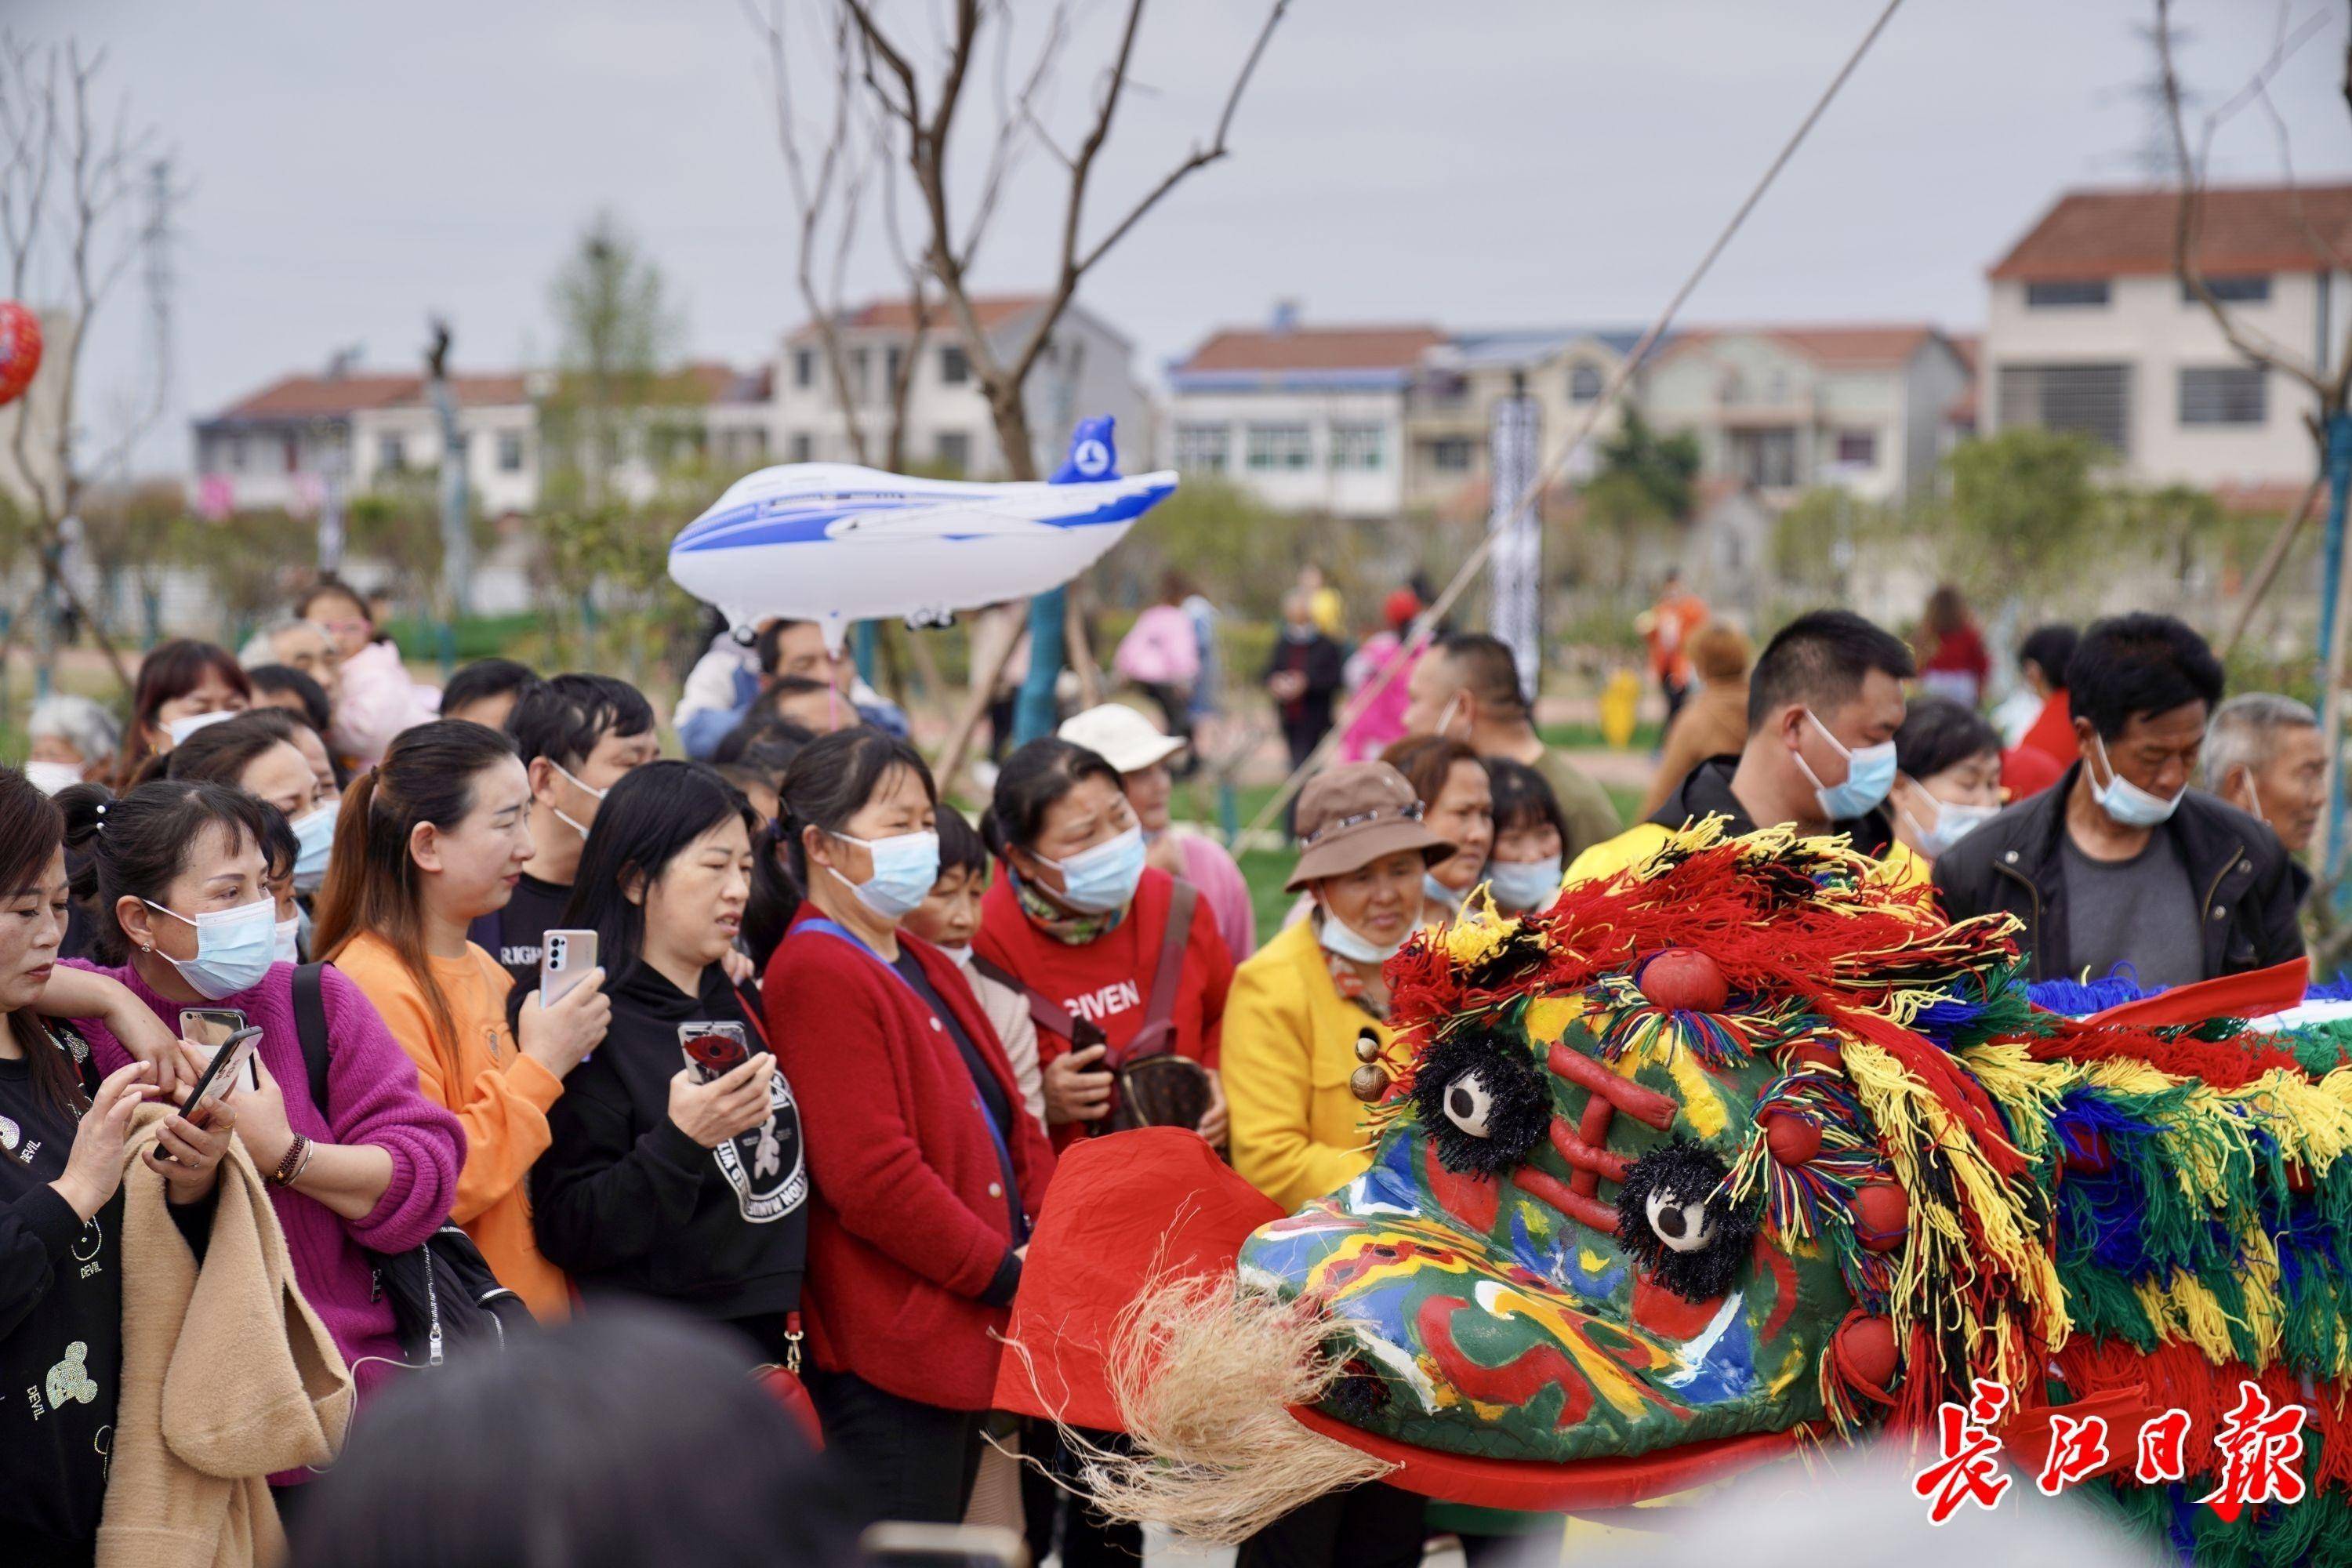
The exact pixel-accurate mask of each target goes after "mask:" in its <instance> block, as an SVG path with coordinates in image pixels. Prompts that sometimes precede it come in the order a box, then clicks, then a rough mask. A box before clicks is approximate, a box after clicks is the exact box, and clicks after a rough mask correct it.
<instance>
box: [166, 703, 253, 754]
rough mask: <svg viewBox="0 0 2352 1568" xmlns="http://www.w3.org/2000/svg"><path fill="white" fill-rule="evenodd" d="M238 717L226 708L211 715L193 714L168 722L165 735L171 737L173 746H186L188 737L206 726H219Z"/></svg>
mask: <svg viewBox="0 0 2352 1568" xmlns="http://www.w3.org/2000/svg"><path fill="white" fill-rule="evenodd" d="M234 718H236V714H235V713H233V712H231V711H229V710H227V709H226V708H223V709H220V710H216V711H214V712H211V713H191V714H188V715H187V716H186V717H185V718H181V719H173V720H169V721H166V722H165V723H164V725H163V733H164V734H166V735H168V736H170V737H171V741H172V744H173V745H175V746H181V745H185V744H186V743H187V740H188V737H189V736H191V735H193V734H194V733H195V732H196V731H199V730H201V729H203V728H204V727H205V725H207V724H218V723H220V722H222V721H225V720H229V719H234Z"/></svg>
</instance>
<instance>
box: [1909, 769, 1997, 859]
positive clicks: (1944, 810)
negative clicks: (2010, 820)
mask: <svg viewBox="0 0 2352 1568" xmlns="http://www.w3.org/2000/svg"><path fill="white" fill-rule="evenodd" d="M1916 787H1918V789H1919V793H1920V794H1921V795H1927V788H1926V786H1924V785H1920V786H1916ZM1927 798H1928V799H1929V800H1931V801H1935V805H1936V820H1935V821H1934V822H1933V823H1927V824H1922V823H1921V822H1920V820H1919V819H1918V817H1916V816H1913V815H1912V812H1911V808H1910V807H1909V806H1906V805H1903V804H1902V803H1901V802H1900V801H1898V802H1896V803H1895V809H1896V810H1897V811H1900V812H1901V813H1902V814H1903V820H1904V821H1906V822H1907V823H1909V824H1910V825H1911V831H1912V833H1913V834H1914V835H1915V836H1916V837H1917V838H1918V840H1919V848H1920V852H1921V853H1922V854H1924V855H1926V856H1927V858H1928V859H1930V860H1933V859H1936V858H1938V857H1940V856H1942V855H1943V854H1944V853H1945V851H1947V850H1948V849H1950V848H1951V847H1952V846H1953V845H1955V844H1958V842H1959V841H1960V840H1961V839H1963V838H1966V837H1968V836H1969V834H1970V833H1972V832H1974V831H1975V830H1976V829H1977V828H1979V827H1981V826H1984V825H1985V824H1986V823H1988V822H1990V821H1991V820H1992V819H1993V818H1994V817H1996V816H2000V807H1999V806H1997V805H1961V804H1960V803H1959V802H1958V801H1953V800H1936V797H1935V796H1934V795H1927Z"/></svg>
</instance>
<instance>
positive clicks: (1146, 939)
mask: <svg viewBox="0 0 2352 1568" xmlns="http://www.w3.org/2000/svg"><path fill="white" fill-rule="evenodd" d="M1175 888H1176V879H1175V878H1173V877H1171V876H1170V875H1169V874H1168V873H1167V872H1165V871H1162V870H1160V869H1159V868H1157V867H1150V868H1145V870H1144V873H1143V881H1142V883H1141V885H1139V887H1138V888H1137V889H1136V890H1135V905H1134V908H1133V909H1132V910H1130V911H1129V914H1128V917H1127V919H1126V920H1124V921H1120V922H1119V924H1118V929H1116V930H1114V931H1111V932H1110V933H1109V934H1108V935H1107V936H1100V937H1097V938H1096V939H1095V940H1094V941H1092V942H1086V943H1084V944H1082V945H1079V946H1076V947H1074V946H1072V945H1071V944H1069V943H1068V942H1058V941H1056V940H1055V939H1054V938H1053V937H1051V936H1049V935H1047V934H1046V933H1045V932H1044V931H1039V930H1038V929H1037V928H1036V927H1035V926H1034V925H1033V924H1032V923H1030V920H1029V917H1028V916H1026V915H1024V914H1023V913H1022V912H1021V900H1020V898H1019V896H1018V895H1016V894H1015V893H1014V892H1013V879H1012V877H1011V876H1010V875H1008V874H1007V873H1006V872H1005V871H1004V869H1003V868H1002V867H1000V868H998V871H997V876H996V880H995V882H994V884H993V885H992V886H991V887H990V888H989V889H988V892H987V895H986V896H985V897H984V898H983V899H982V900H981V906H980V911H981V912H980V934H979V935H978V936H977V937H975V938H973V940H972V948H973V951H974V952H978V953H979V954H980V956H981V957H982V958H984V959H986V960H988V961H989V962H990V963H993V964H995V965H996V966H997V967H998V968H999V969H1002V970H1003V971H1004V972H1005V973H1008V974H1011V975H1013V977H1014V978H1015V979H1017V980H1019V981H1020V982H1021V983H1022V984H1024V985H1027V986H1030V987H1033V988H1034V989H1035V990H1036V991H1037V992H1039V993H1040V994H1044V995H1045V996H1048V997H1051V998H1052V999H1053V1000H1054V1001H1055V1002H1058V1003H1060V1004H1061V1005H1062V1006H1063V1008H1064V1009H1065V1010H1066V1011H1067V1012H1069V1013H1070V1014H1071V1015H1072V1016H1076V1017H1080V1018H1087V1019H1091V1020H1093V1022H1095V1023H1096V1024H1097V1025H1099V1026H1101V1028H1102V1031H1103V1036H1104V1037H1105V1038H1106V1039H1107V1040H1108V1041H1109V1043H1110V1054H1111V1055H1112V1056H1117V1055H1118V1051H1119V1047H1122V1046H1125V1045H1126V1044H1127V1043H1128V1041H1129V1040H1131V1039H1133V1038H1134V1037H1135V1033H1136V1031H1137V1030H1138V1029H1140V1028H1141V1027H1142V1026H1143V1015H1144V1010H1145V1008H1146V1007H1147V1006H1148V1005H1149V1004H1150V998H1151V978H1152V971H1153V969H1154V967H1155V966H1156V965H1157V964H1158V963H1159V962H1160V942H1162V941H1163V940H1165V936H1166V932H1167V930H1168V903H1169V900H1170V898H1171V897H1172V896H1173V894H1174V892H1175ZM1233 983H1234V958H1233V954H1232V953H1231V952H1227V951H1226V949H1225V944H1224V941H1223V938H1221V937H1219V936H1218V934H1217V922H1216V921H1215V920H1214V919H1213V917H1212V916H1211V915H1210V913H1209V908H1208V905H1207V904H1206V903H1205V902H1203V903H1201V904H1197V905H1195V906H1194V907H1193V910H1192V931H1191V934H1190V935H1189V936H1187V937H1186V939H1185V945H1184V973H1183V977H1182V979H1181V981H1180V982H1179V984H1178V985H1177V989H1176V1017H1175V1024H1176V1049H1177V1051H1178V1053H1179V1054H1180V1055H1182V1056H1188V1057H1191V1058H1192V1059H1193V1060H1194V1061H1197V1062H1200V1063H1202V1065H1203V1066H1206V1067H1212V1068H1213V1067H1215V1066H1216V1065H1217V1042H1218V1038H1219V1037H1220V1035H1221V1034H1222V1033H1223V1029H1224V1019H1225V993H1226V991H1227V990H1229V989H1230V988H1231V987H1232V985H1233ZM1069 1048H1070V1042H1069V1041H1068V1040H1067V1039H1066V1038H1065V1037H1062V1036H1060V1035H1056V1034H1054V1033H1052V1032H1051V1031H1050V1030H1048V1029H1046V1028H1045V1026H1044V1025H1042V1024H1041V1025H1039V1026H1038V1028H1037V1055H1038V1065H1040V1066H1041V1067H1042V1066H1044V1065H1045V1063H1047V1062H1050V1061H1053V1060H1054V1059H1055V1058H1057V1057H1061V1056H1064V1055H1066V1054H1067V1053H1068V1051H1069ZM1088 1125H1090V1124H1089V1123H1086V1122H1076V1121H1073V1122H1065V1123H1063V1124H1061V1125H1059V1126H1057V1127H1055V1128H1054V1129H1053V1133H1054V1147H1055V1148H1056V1149H1066V1148H1067V1147H1069V1145H1070V1143H1071V1142H1072V1141H1073V1140H1075V1139H1077V1138H1080V1137H1083V1136H1085V1130H1086V1128H1087V1126H1088Z"/></svg>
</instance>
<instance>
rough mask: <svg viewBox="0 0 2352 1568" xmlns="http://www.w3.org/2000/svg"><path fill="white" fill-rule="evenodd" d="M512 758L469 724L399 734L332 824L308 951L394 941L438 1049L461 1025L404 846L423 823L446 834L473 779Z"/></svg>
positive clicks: (442, 723)
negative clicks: (435, 961)
mask: <svg viewBox="0 0 2352 1568" xmlns="http://www.w3.org/2000/svg"><path fill="white" fill-rule="evenodd" d="M514 754H515V747H514V742H512V741H510V740H509V739H507V737H506V735H505V734H504V732H502V731H498V730H493V729H491V728H489V727H488V725H484V724H477V723H474V722H473V721H470V720H467V719H436V720H435V721H433V722H432V723H430V724H418V725H416V726H415V727H414V728H412V729H407V730H403V731H401V732H400V733H399V734H398V735H397V736H395V737H394V740H393V742H392V744H391V746H390V747H388V748H387V749H386V750H385V752H384V753H383V761H382V762H381V763H377V764H376V765H375V766H374V767H373V768H371V769H369V770H368V771H367V772H366V773H362V774H361V775H360V776H359V777H358V778H357V779H355V780H353V781H352V787H351V788H350V789H349V790H348V791H346V792H345V794H344V795H343V805H342V813H341V816H339V817H338V818H337V819H336V822H335V843H334V847H333V849H332V850H331V851H330V852H329V854H328V857H327V879H326V882H325V883H324V884H323V885H322V886H321V887H320V889H319V898H318V904H317V911H316V918H317V921H318V924H317V927H316V929H315V930H314V931H313V932H312V934H311V939H310V943H311V948H312V950H313V951H314V952H316V953H317V954H318V955H319V956H320V958H322V959H325V960H327V961H329V962H332V961H333V960H334V959H335V958H336V957H338V956H339V955H340V954H341V952H342V951H343V949H344V948H346V947H349V946H350V945H351V943H352V938H354V937H356V936H358V935H359V934H360V933H361V932H362V931H373V932H374V933H375V934H376V935H377V936H379V937H382V938H383V940H384V941H385V942H389V943H391V944H392V950H393V952H395V953H397V954H398V955H399V957H400V963H401V967H403V968H404V969H405V970H407V971H408V973H409V976H410V977H411V978H412V979H414V980H415V982H416V984H417V986H418V988H419V989H420V990H422V991H423V992H424V993H425V1011H426V1013H427V1014H428V1015H430V1016H431V1018H432V1021H433V1027H434V1031H435V1035H436V1039H437V1040H438V1041H440V1042H441V1045H440V1046H439V1047H438V1048H439V1049H442V1050H446V1049H448V1048H449V1047H451V1046H452V1045H454V1043H455V1038H456V1035H457V1024H456V1022H455V1020H454V1019H453V1017H452V1016H451V1015H450V1012H449V999H448V998H447V997H446V995H444V994H442V991H441V986H440V984H439V983H438V982H437V981H436V980H435V979H434V977H433V966H432V965H431V964H430V963H427V962H426V961H425V910H424V897H423V893H424V885H423V883H422V882H421V881H420V880H419V878H420V875H421V874H420V873H419V872H418V870H417V868H416V862H415V859H413V858H411V857H410V855H409V853H408V842H409V839H410V838H411V837H413V836H414V835H415V831H416V828H417V826H418V825H419V824H421V823H426V822H429V823H431V824H433V825H434V826H436V827H439V828H444V829H447V828H451V827H455V826H457V824H458V823H460V822H462V821H463V820H465V816H466V814H467V812H469V811H471V810H473V809H474V794H475V788H474V786H475V782H476V780H478V778H479V777H480V776H481V774H482V773H483V772H484V771H485V770H487V769H489V768H492V767H495V766H497V765H498V764H499V763H500V762H503V761H506V760H508V759H510V758H512V757H513V756H514Z"/></svg>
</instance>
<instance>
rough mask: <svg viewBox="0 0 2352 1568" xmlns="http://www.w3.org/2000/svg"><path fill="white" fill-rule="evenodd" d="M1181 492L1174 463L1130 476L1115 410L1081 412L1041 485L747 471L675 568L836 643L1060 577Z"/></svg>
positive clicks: (835, 468)
mask: <svg viewBox="0 0 2352 1568" xmlns="http://www.w3.org/2000/svg"><path fill="white" fill-rule="evenodd" d="M1175 488H1176V476H1175V475H1174V474H1172V473H1168V472H1160V473H1154V474H1141V475H1138V476H1137V477H1136V478H1133V479H1121V478H1119V476H1118V453H1117V451H1116V450H1115V449H1114V447H1112V445H1111V421H1110V420H1109V419H1108V418H1102V419H1087V420H1081V421H1080V422H1079V424H1078V427H1077V430H1076V434H1075V435H1074V436H1073V437H1071V440H1070V453H1069V456H1068V457H1067V458H1065V459H1064V460H1063V463H1062V466H1061V468H1059V469H1058V470H1056V471H1055V475H1054V477H1053V478H1052V479H1049V480H1045V481H1043V482H1040V481H1037V480H1034V479H1032V480H1024V481H1021V482H1017V483H1011V484H971V483H966V482H963V481H961V480H955V479H909V478H908V477H907V476H905V475H903V474H886V473H883V472H881V471H880V470H879V469H876V468H859V467H857V466H856V465H855V464H851V463H786V464H782V465H781V466H779V467H776V468H761V470H760V471H759V472H757V473H754V474H747V475H745V476H744V477H743V478H742V479H738V480H736V481H735V482H734V483H733V484H732V485H730V486H729V487H728V488H727V493H726V494H724V495H722V496H720V497H719V500H717V501H716V502H714V503H713V504H712V506H711V508H710V510H708V511H706V512H704V513H703V514H702V515H701V516H700V517H698V518H696V519H695V520H694V521H692V522H690V523H688V525H687V526H686V527H685V528H684V529H683V530H681V531H679V533H678V536H677V539H676V540H674V541H672V542H671V544H670V547H669V574H670V575H671V576H672V577H673V578H675V579H677V584H678V585H679V586H680V587H682V588H684V589H685V590H686V591H687V592H688V593H689V594H692V595H694V596H695V597H696V598H698V599H701V600H703V601H705V602H706V603H709V604H711V605H717V606H718V607H719V611H720V612H721V613H722V614H724V615H725V616H727V617H728V618H729V619H730V620H731V621H733V622H734V623H735V624H736V625H737V626H750V625H751V624H752V623H754V622H756V621H758V620H761V619H762V618H764V617H766V616H793V617H794V618H795V619H800V620H813V621H816V622H818V623H819V624H820V625H822V626H824V628H825V637H826V638H827V640H829V641H831V642H833V643H835V646H836V647H837V646H838V645H839V641H840V639H841V637H842V635H843V633H844V631H845V628H846V626H847V625H848V623H850V622H851V621H861V620H870V619H877V618H879V617H882V616H905V617H907V618H908V620H910V621H913V622H916V623H918V624H920V623H923V622H938V621H945V620H947V619H948V618H949V617H950V616H952V615H953V613H954V612H955V611H957V610H963V609H972V608H976V607H978V606H980V605H992V604H996V603H998V602H999V601H1001V600H1005V599H1019V598H1025V597H1027V596H1028V595H1033V594H1042V593H1044V592H1045V591H1046V590H1048V589H1050V588H1055V587H1058V586H1060V585H1061V584H1064V583H1066V582H1068V581H1070V579H1072V578H1073V577H1076V575H1077V574H1079V573H1081V572H1083V571H1085V570H1086V569H1087V567H1088V566H1090V565H1092V564H1093V563H1095V562H1096V561H1097V560H1099V559H1100V558H1101V557H1102V555H1103V553H1104V552H1106V551H1108V550H1109V549H1110V547H1111V546H1112V545H1114V544H1117V543H1118V542H1119V541H1120V540H1121V539H1122V538H1124V537H1125V536H1126V534H1127V531H1128V529H1129V528H1130V527H1131V526H1133V525H1134V522H1135V520H1136V519H1137V518H1139V517H1140V516H1142V515H1143V513H1144V512H1145V511H1147V510H1150V508H1151V507H1152V506H1154V505H1156V504H1157V503H1159V502H1160V501H1161V500H1165V499H1166V498H1167V497H1168V495H1169V494H1170V493H1171V491H1173V490H1174V489H1175Z"/></svg>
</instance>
